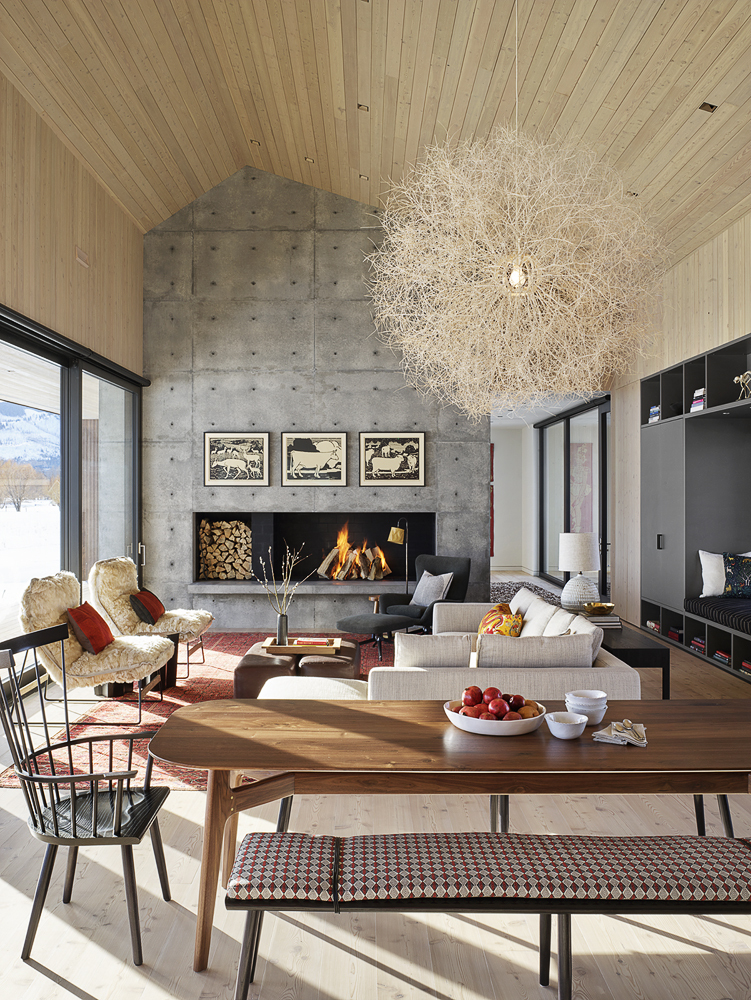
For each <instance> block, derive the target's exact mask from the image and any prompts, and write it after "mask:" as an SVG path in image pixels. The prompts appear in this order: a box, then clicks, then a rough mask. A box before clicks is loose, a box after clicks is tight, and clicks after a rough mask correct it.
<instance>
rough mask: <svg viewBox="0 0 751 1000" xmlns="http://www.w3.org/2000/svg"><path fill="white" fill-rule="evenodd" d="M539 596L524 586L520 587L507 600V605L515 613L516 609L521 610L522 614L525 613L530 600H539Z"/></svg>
mask: <svg viewBox="0 0 751 1000" xmlns="http://www.w3.org/2000/svg"><path fill="white" fill-rule="evenodd" d="M539 600H541V598H539V597H538V596H537V594H534V593H533V592H532V591H531V590H527V588H526V587H521V588H520V589H519V590H517V592H516V593H515V594H514V596H513V597H512V598H511V600H510V601H509V602H508V606H509V607H510V608H511V610H512V611H513V612H514V614H516V612H517V611H521V613H522V614H523V615H525V614H526V613H527V608H528V607H529V606H530V604H531V603H532V601H539Z"/></svg>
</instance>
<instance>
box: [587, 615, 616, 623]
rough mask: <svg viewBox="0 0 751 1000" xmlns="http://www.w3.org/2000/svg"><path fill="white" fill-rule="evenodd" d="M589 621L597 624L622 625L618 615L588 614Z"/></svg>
mask: <svg viewBox="0 0 751 1000" xmlns="http://www.w3.org/2000/svg"><path fill="white" fill-rule="evenodd" d="M587 618H588V620H589V621H591V622H593V624H595V625H620V624H621V619H620V617H619V616H618V615H587Z"/></svg>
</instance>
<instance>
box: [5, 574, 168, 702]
mask: <svg viewBox="0 0 751 1000" xmlns="http://www.w3.org/2000/svg"><path fill="white" fill-rule="evenodd" d="M80 603H81V585H80V584H79V582H78V580H77V579H76V577H75V575H74V574H73V573H68V572H66V571H61V572H60V573H55V574H54V576H43V577H34V579H33V580H32V581H31V583H30V584H29V585H28V587H27V588H26V590H25V591H24V593H23V596H22V598H21V616H20V617H21V627H22V628H23V630H24V632H36V631H37V630H38V629H43V628H50V627H51V626H53V625H65V624H67V622H68V619H67V617H66V611H67V610H68V608H75V607H77V606H78V605H79V604H80ZM63 647H64V652H65V679H66V683H67V686H68V689H69V690H71V689H72V688H80V687H94V686H96V685H99V684H127V683H130V682H131V681H140V680H142V679H143V678H144V677H149V676H150V675H151V674H155V673H156V672H157V671H158V670H160V669H161V668H162V667H163V666H164V665H165V664H166V662H167V660H169V658H170V657H171V656H172V654H173V653H174V651H175V647H174V645H173V643H172V642H171V641H170V640H169V639H166V638H163V637H160V636H116V637H115V639H114V640H113V642H111V643H110V644H109V646H105V648H104V649H103V650H102V651H101V652H100V653H97V654H96V655H94V654H93V653H87V652H86V651H85V650H84V648H83V647H82V646H81V644H80V643H79V641H78V639H76V637H75V635H74V634H73V632H72V631H71V632H70V634H69V637H68V638H67V639H66V640H65V642H64V643H63ZM38 655H39V659H40V661H41V663H42V665H43V666H44V668H45V670H46V671H47V673H48V674H49V675H50V676H51V677H52V679H53V680H54V681H56V682H57V683H58V684H62V680H63V671H62V663H61V662H60V660H61V657H60V644H59V643H55V644H54V645H51V646H41V647H40V649H39V650H38Z"/></svg>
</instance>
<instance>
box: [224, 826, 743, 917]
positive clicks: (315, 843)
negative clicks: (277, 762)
mask: <svg viewBox="0 0 751 1000" xmlns="http://www.w3.org/2000/svg"><path fill="white" fill-rule="evenodd" d="M339 845H340V859H339V863H338V868H339V870H338V899H339V903H340V904H341V905H342V906H346V904H348V903H353V904H362V903H366V904H367V903H368V902H372V903H374V904H375V905H377V904H378V903H379V902H386V901H390V900H404V901H407V900H411V901H419V900H444V901H451V900H455V901H456V902H457V903H459V902H460V901H461V900H464V899H482V898H488V897H490V898H495V899H498V900H502V899H506V900H514V899H516V900H537V899H540V900H543V899H546V900H553V899H557V900H562V899H571V900H591V901H598V900H599V901H603V900H610V901H612V900H619V901H624V902H628V901H638V900H655V901H658V900H664V901H673V900H674V901H676V902H679V903H680V902H686V903H703V902H715V903H717V902H732V901H738V902H748V901H749V900H751V887H750V886H749V875H750V874H751V841H748V840H731V839H729V838H727V837H681V836H676V837H580V836H568V837H567V836H538V835H532V834H499V833H429V834H424V833H422V834H421V833H395V834H380V835H370V836H364V837H345V838H342V839H341V840H340V841H339ZM336 849H337V838H335V837H310V836H308V835H307V834H302V833H255V834H248V836H246V837H245V839H244V840H243V842H242V844H241V846H240V850H239V851H238V854H237V857H236V859H235V864H234V867H233V869H232V875H231V877H230V880H229V883H228V891H227V898H228V900H242V901H246V902H249V903H252V902H260V903H262V902H264V901H268V902H269V903H274V902H284V901H297V902H300V901H303V900H304V901H308V902H311V903H316V904H321V903H331V905H332V906H333V905H334V899H335V893H334V872H335V867H336V857H335V856H336ZM457 908H458V907H457Z"/></svg>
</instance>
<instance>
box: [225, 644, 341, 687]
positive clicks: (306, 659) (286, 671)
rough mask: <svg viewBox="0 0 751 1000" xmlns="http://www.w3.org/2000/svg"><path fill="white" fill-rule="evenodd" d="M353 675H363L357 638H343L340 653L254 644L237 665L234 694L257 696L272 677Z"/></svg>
mask: <svg viewBox="0 0 751 1000" xmlns="http://www.w3.org/2000/svg"><path fill="white" fill-rule="evenodd" d="M296 675H299V676H302V677H351V678H355V679H357V678H358V677H359V676H360V647H359V646H358V644H357V643H356V642H342V645H341V649H340V650H339V652H338V653H337V654H336V656H323V655H316V654H315V653H311V654H310V655H308V656H294V655H290V656H287V655H274V654H271V653H267V652H266V650H265V649H264V646H263V643H261V642H257V643H256V644H255V645H254V646H251V647H250V649H249V650H248V652H247V653H246V654H245V656H243V658H242V659H241V660H240V662H239V663H238V665H237V666H236V667H235V677H234V697H235V698H257V697H258V694H259V692H260V690H261V688H262V687H263V685H264V684H265V683H266V681H267V680H269V679H270V678H271V677H285V676H296Z"/></svg>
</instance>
